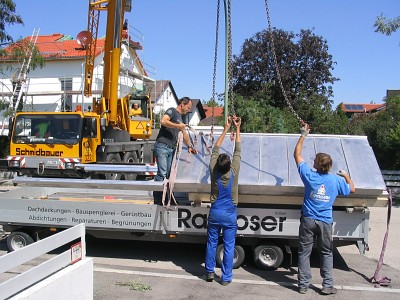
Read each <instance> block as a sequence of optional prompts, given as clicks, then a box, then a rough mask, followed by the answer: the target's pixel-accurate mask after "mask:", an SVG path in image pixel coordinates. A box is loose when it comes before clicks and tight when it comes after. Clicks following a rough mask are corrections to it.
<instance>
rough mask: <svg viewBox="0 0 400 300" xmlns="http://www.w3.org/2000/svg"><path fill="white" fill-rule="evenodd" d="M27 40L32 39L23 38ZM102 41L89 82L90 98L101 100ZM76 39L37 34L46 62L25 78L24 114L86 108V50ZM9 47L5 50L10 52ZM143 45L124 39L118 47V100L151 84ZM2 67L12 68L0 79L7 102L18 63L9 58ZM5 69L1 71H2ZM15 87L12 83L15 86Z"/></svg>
mask: <svg viewBox="0 0 400 300" xmlns="http://www.w3.org/2000/svg"><path fill="white" fill-rule="evenodd" d="M25 39H26V40H27V41H29V40H30V39H31V37H27V38H25ZM104 42H105V39H104V38H99V39H98V40H97V45H96V50H95V62H94V71H93V79H92V91H93V97H101V91H102V89H103V67H104V62H103V58H104ZM81 44H82V43H79V41H78V40H77V39H73V38H72V37H71V36H67V35H64V34H61V33H55V34H51V35H39V36H38V37H37V41H36V46H37V48H38V50H39V52H40V54H41V55H42V56H43V57H44V59H45V66H44V67H43V68H36V69H35V70H30V71H29V73H28V74H27V79H26V85H25V87H26V90H25V91H24V96H23V99H21V101H22V102H23V104H24V108H23V110H24V111H61V110H65V111H74V110H75V108H76V106H77V105H81V106H82V108H83V109H88V107H89V106H90V105H91V103H92V98H91V97H90V98H88V97H84V95H83V82H84V80H83V77H84V73H85V72H84V71H85V58H86V49H85V47H84V46H82V45H81ZM12 47H13V45H10V46H9V47H8V48H5V49H4V50H6V51H7V50H10V49H9V48H12ZM140 50H142V46H141V45H140V44H139V43H138V42H134V41H132V40H131V39H130V38H128V37H126V38H125V39H123V42H122V45H121V68H120V78H119V97H124V96H125V95H127V94H129V93H131V92H132V90H133V89H134V90H142V89H143V86H144V85H146V84H147V85H152V84H154V82H155V80H153V79H152V78H150V77H149V76H148V74H147V72H146V70H145V68H144V67H143V64H142V62H141V60H140V58H139V55H138V53H137V52H138V51H140ZM2 64H3V66H11V67H12V69H13V70H14V71H12V72H9V73H8V74H7V73H6V74H5V76H4V77H3V78H1V79H0V93H1V95H2V98H3V99H4V98H6V99H7V98H8V99H10V97H11V94H12V90H13V80H14V82H15V78H16V77H18V73H19V69H20V68H21V66H20V63H19V62H16V61H13V60H12V59H10V58H7V57H6V58H5V59H4V60H3V61H2ZM4 70H6V68H5V67H4V68H3V71H4ZM14 84H15V83H14Z"/></svg>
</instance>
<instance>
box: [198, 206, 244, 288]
mask: <svg viewBox="0 0 400 300" xmlns="http://www.w3.org/2000/svg"><path fill="white" fill-rule="evenodd" d="M221 230H222V239H223V242H224V259H223V262H222V266H221V270H222V277H221V280H222V281H227V282H230V281H232V269H233V258H234V251H235V238H236V230H237V215H236V207H234V208H230V209H213V208H211V209H210V214H209V215H208V228H207V231H208V232H207V251H206V263H205V265H206V272H207V273H213V272H214V268H215V256H216V250H217V245H218V237H219V233H220V231H221Z"/></svg>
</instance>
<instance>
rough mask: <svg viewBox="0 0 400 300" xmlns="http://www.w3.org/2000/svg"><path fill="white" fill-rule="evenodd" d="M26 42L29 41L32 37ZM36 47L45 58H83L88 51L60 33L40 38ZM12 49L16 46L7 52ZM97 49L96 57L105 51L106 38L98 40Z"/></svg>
mask: <svg viewBox="0 0 400 300" xmlns="http://www.w3.org/2000/svg"><path fill="white" fill-rule="evenodd" d="M24 40H26V41H29V40H30V37H26V38H25V39H24ZM36 46H37V47H38V49H39V51H40V54H41V55H42V56H44V57H45V58H82V57H85V55H86V49H84V48H82V46H80V45H79V44H78V43H77V41H76V40H73V39H67V38H65V36H64V35H63V34H60V33H55V34H52V35H41V36H38V38H37V42H36ZM12 47H14V45H11V46H9V47H7V48H6V49H5V50H6V51H7V50H10V49H11V48H12ZM96 48H97V50H96V56H97V55H99V54H100V53H101V52H102V51H104V38H103V39H98V40H97V45H96Z"/></svg>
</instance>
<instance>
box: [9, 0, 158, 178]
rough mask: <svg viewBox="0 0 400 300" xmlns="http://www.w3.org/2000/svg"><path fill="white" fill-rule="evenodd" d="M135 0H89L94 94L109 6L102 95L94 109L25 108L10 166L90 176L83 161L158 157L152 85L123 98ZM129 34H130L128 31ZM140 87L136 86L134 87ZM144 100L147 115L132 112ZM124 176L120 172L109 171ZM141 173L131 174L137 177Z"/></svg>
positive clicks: (88, 80)
mask: <svg viewBox="0 0 400 300" xmlns="http://www.w3.org/2000/svg"><path fill="white" fill-rule="evenodd" d="M130 10H131V0H109V1H95V0H89V14H88V30H87V36H86V39H85V41H86V64H85V82H84V94H85V96H86V97H91V96H92V80H93V69H94V59H95V53H96V43H97V33H98V26H99V20H100V12H101V11H107V28H106V38H105V50H104V80H103V82H104V86H103V90H102V97H101V98H100V99H97V98H93V105H92V107H89V110H88V111H82V110H81V109H80V106H77V109H76V111H74V112H71V111H67V112H64V111H61V112H19V113H17V114H16V115H15V117H14V119H13V122H12V128H11V130H10V155H9V156H8V157H7V160H8V167H9V169H10V170H12V171H16V172H17V173H18V174H19V175H33V176H68V177H88V173H87V172H86V171H85V169H84V168H78V167H77V166H78V165H79V164H98V163H126V164H132V163H136V164H146V163H152V162H153V154H152V149H153V146H154V142H152V141H150V140H149V138H150V137H151V134H152V125H153V120H152V107H151V101H150V87H149V86H148V85H147V86H146V85H145V84H143V89H142V90H136V91H134V92H132V94H128V95H125V96H123V97H121V98H118V97H119V95H118V87H119V74H120V53H121V42H122V40H123V35H124V34H126V32H124V29H125V28H124V24H123V20H124V13H125V12H126V11H127V12H129V11H130ZM128 39H129V37H128ZM132 90H134V89H132ZM133 103H138V104H139V106H140V107H141V110H142V115H141V116H132V115H130V107H131V106H132V105H133ZM103 175H104V176H105V177H106V178H107V179H119V178H120V177H121V176H122V175H121V174H119V173H115V172H114V173H112V172H108V173H103ZM136 175H137V174H133V173H129V174H125V178H126V179H134V178H135V177H136Z"/></svg>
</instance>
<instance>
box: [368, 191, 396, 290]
mask: <svg viewBox="0 0 400 300" xmlns="http://www.w3.org/2000/svg"><path fill="white" fill-rule="evenodd" d="M387 191H388V193H389V195H388V212H387V221H386V233H385V237H384V238H383V244H382V250H381V255H380V257H379V260H378V264H377V266H376V269H375V274H374V276H373V277H372V278H370V281H371V282H372V283H374V284H375V287H380V286H384V287H387V286H390V283H391V282H392V280H391V279H390V278H388V277H386V276H380V275H379V272H380V271H381V268H382V265H383V258H384V256H385V250H386V244H387V240H388V236H389V224H390V216H391V214H392V192H391V190H390V189H387Z"/></svg>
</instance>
